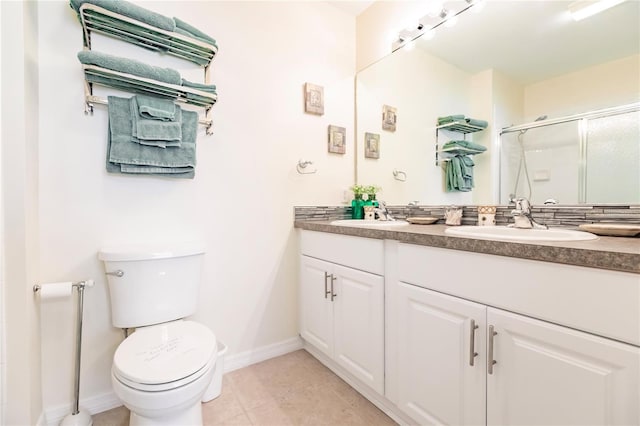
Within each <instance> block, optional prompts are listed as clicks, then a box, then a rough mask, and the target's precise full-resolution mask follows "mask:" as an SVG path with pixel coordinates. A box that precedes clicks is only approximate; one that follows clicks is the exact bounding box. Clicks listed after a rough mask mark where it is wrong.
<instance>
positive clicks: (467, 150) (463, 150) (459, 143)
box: [442, 140, 487, 155]
mask: <svg viewBox="0 0 640 426" xmlns="http://www.w3.org/2000/svg"><path fill="white" fill-rule="evenodd" d="M442 150H443V151H446V152H447V153H449V154H456V155H457V154H462V155H465V154H481V153H483V152H485V151H486V150H487V148H486V147H484V146H482V145H479V144H477V143H473V142H471V141H465V140H456V141H449V142H447V143H445V144H444V145H442Z"/></svg>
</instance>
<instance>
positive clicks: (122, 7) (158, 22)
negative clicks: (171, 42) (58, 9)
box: [70, 0, 176, 31]
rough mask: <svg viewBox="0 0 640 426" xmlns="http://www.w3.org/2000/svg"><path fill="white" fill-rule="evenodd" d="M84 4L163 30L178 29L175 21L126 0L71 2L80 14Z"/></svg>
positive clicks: (79, 0) (81, 0)
mask: <svg viewBox="0 0 640 426" xmlns="http://www.w3.org/2000/svg"><path fill="white" fill-rule="evenodd" d="M84 3H91V4H95V5H96V6H99V7H101V8H103V9H107V10H109V11H111V12H115V13H118V14H120V15H124V16H127V17H129V18H133V19H136V20H138V21H141V22H144V23H145V24H148V25H151V26H153V27H156V28H161V29H163V30H167V31H175V29H176V22H175V21H174V20H173V19H171V18H169V17H167V16H164V15H161V14H159V13H155V12H152V11H150V10H147V9H145V8H143V7H140V6H136V5H135V4H132V3H129V2H127V1H124V0H70V6H71V7H72V8H73V9H74V10H75V11H76V12H78V13H79V11H80V6H82V5H83V4H84Z"/></svg>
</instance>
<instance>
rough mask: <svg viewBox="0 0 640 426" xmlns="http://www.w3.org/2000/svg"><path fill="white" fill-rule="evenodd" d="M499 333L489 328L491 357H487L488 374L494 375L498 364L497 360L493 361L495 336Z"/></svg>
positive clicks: (491, 327)
mask: <svg viewBox="0 0 640 426" xmlns="http://www.w3.org/2000/svg"><path fill="white" fill-rule="evenodd" d="M497 334H498V332H496V331H494V330H493V326H492V325H490V326H489V355H488V356H487V373H489V374H493V366H494V365H495V364H497V363H498V361H496V360H495V359H493V336H495V335H497Z"/></svg>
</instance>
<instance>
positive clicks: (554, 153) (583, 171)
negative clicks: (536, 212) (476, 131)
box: [500, 103, 640, 204]
mask: <svg viewBox="0 0 640 426" xmlns="http://www.w3.org/2000/svg"><path fill="white" fill-rule="evenodd" d="M547 121H549V124H545V122H544V121H541V122H539V123H536V122H534V123H532V126H536V125H538V126H541V127H527V126H514V127H511V128H506V129H503V130H502V132H501V135H500V151H501V157H500V203H502V204H506V203H508V202H509V200H510V199H513V198H514V197H526V198H528V199H530V200H531V201H532V203H534V204H542V203H544V202H545V201H546V200H549V199H553V200H557V201H558V202H560V203H561V204H577V203H588V204H601V203H624V204H637V203H640V143H639V142H640V141H639V135H640V103H638V104H633V105H629V106H624V107H620V108H612V109H608V110H602V111H595V112H592V113H586V114H578V115H575V116H572V117H567V118H566V121H564V119H555V120H547Z"/></svg>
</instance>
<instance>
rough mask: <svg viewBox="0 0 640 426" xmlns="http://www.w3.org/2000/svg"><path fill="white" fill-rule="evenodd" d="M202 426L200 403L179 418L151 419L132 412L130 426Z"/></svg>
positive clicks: (185, 411)
mask: <svg viewBox="0 0 640 426" xmlns="http://www.w3.org/2000/svg"><path fill="white" fill-rule="evenodd" d="M176 425H180V426H202V403H200V401H198V402H197V403H196V404H194V405H193V406H192V407H191V408H189V409H187V410H184V411H182V412H181V413H180V415H178V416H172V417H166V418H157V417H156V418H153V419H152V418H149V417H143V416H141V415H139V414H136V413H134V412H131V417H129V426H176Z"/></svg>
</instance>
